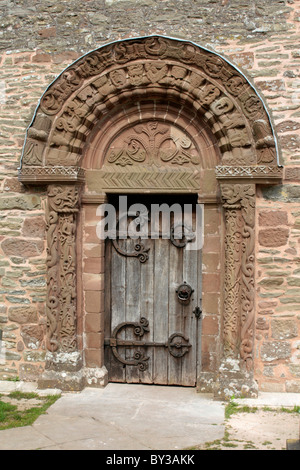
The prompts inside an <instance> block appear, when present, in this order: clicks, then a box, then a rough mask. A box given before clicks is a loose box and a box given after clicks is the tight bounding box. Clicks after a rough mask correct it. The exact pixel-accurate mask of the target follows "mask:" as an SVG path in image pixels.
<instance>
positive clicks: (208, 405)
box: [0, 382, 300, 451]
mask: <svg viewBox="0 0 300 470" xmlns="http://www.w3.org/2000/svg"><path fill="white" fill-rule="evenodd" d="M3 387H4V388H5V383H3V382H2V385H1V382H0V393H1V392H2V393H3V392H4V390H3ZM24 387H25V391H34V385H33V386H32V385H30V384H26V383H23V387H22V385H21V384H12V383H8V382H6V388H8V390H6V392H4V393H9V391H12V390H13V389H14V390H16V389H17V390H22V391H24ZM32 387H33V388H32ZM35 391H37V390H35ZM37 392H38V393H40V394H44V393H47V394H49V393H54V394H55V393H60V391H57V390H47V391H37ZM299 397H300V394H288V393H283V394H272V393H262V394H260V395H259V397H258V398H257V399H251V400H248V399H243V400H236V401H237V402H241V403H243V404H248V405H252V406H273V407H281V406H287V407H293V406H295V405H298V406H299V403H300V400H299ZM225 405H226V404H225V403H222V402H219V401H215V400H214V399H213V396H212V395H206V394H205V395H203V394H199V393H197V392H196V390H195V389H193V388H184V387H164V386H155V385H133V384H130V385H129V384H113V383H110V384H108V386H107V387H106V388H103V389H97V388H86V389H85V390H83V391H82V392H79V393H63V394H62V395H61V397H60V398H59V399H58V400H57V401H56V403H55V404H54V405H52V406H51V407H50V408H49V409H48V411H47V413H46V414H44V415H41V416H40V417H39V418H38V419H37V420H36V421H35V423H34V424H33V425H32V426H26V427H22V428H14V429H7V430H3V431H0V450H13V449H14V450H33V449H44V450H107V451H111V450H124V451H125V450H136V451H138V450H151V451H153V450H174V451H176V450H177V451H179V450H182V449H187V448H190V447H193V446H195V445H201V444H204V443H205V442H211V441H215V440H216V439H222V438H223V437H224V432H225V416H224V411H225Z"/></svg>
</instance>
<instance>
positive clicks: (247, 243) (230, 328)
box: [216, 183, 257, 398]
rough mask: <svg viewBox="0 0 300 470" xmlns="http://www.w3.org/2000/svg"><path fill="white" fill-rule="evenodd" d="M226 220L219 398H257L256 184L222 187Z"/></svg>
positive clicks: (217, 390) (218, 382) (223, 185)
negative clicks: (255, 370) (255, 332)
mask: <svg viewBox="0 0 300 470" xmlns="http://www.w3.org/2000/svg"><path fill="white" fill-rule="evenodd" d="M221 193H222V203H223V208H224V216H225V272H224V313H223V359H222V362H221V367H220V370H219V376H218V381H217V387H216V394H217V395H218V396H219V397H222V398H228V397H229V396H230V395H235V396H252V397H253V396H257V385H256V383H255V382H254V379H253V354H254V350H253V348H254V343H253V342H254V329H255V318H254V314H255V311H254V299H255V285H254V263H255V232H254V228H255V184H234V183H230V184H225V183H223V184H221Z"/></svg>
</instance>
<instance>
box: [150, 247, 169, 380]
mask: <svg viewBox="0 0 300 470" xmlns="http://www.w3.org/2000/svg"><path fill="white" fill-rule="evenodd" d="M169 244H170V241H169V240H162V239H159V240H155V254H154V341H156V342H159V343H164V342H166V341H167V339H168V336H169V331H168V330H169V328H168V304H169ZM168 354H169V353H168V351H167V349H166V348H164V347H156V348H154V370H153V376H154V383H156V384H162V385H166V384H167V383H168Z"/></svg>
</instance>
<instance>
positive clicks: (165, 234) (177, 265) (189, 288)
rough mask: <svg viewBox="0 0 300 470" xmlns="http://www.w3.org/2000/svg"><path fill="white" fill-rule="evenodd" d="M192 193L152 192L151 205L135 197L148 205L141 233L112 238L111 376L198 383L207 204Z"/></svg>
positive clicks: (108, 328)
mask: <svg viewBox="0 0 300 470" xmlns="http://www.w3.org/2000/svg"><path fill="white" fill-rule="evenodd" d="M192 199H193V200H194V199H195V198H192ZM135 200H136V201H138V200H140V198H139V197H138V195H136V197H135ZM142 200H143V199H142ZM190 200H191V198H187V197H184V196H183V197H181V198H180V199H179V198H175V199H174V198H172V200H171V201H170V198H166V197H163V198H153V197H152V198H151V197H150V198H147V201H145V202H147V205H145V204H142V205H141V204H139V206H136V205H135V207H136V208H137V209H143V207H144V208H145V211H144V212H143V211H142V210H140V211H139V212H138V214H137V215H138V218H139V220H138V222H137V223H138V224H139V231H140V232H141V233H138V234H136V236H138V235H139V238H135V239H132V238H130V236H127V239H115V240H112V241H108V242H107V245H106V256H105V258H106V292H105V294H106V312H105V342H104V347H105V365H106V368H107V370H108V380H109V381H112V382H127V383H144V384H145V383H147V384H163V385H184V386H195V385H196V380H197V366H199V360H200V355H201V354H200V353H201V351H200V349H201V344H200V341H201V334H200V331H201V300H202V289H201V254H202V252H201V248H202V246H201V241H202V240H201V237H202V234H201V233H197V231H196V228H198V230H199V231H200V232H201V229H202V227H201V223H202V218H201V215H202V214H201V212H202V211H201V209H202V208H199V207H197V208H198V213H197V214H196V213H195V212H196V211H195V206H196V204H195V202H194V204H192V203H191V202H190ZM162 201H164V202H162ZM167 201H168V202H169V203H170V202H172V204H171V205H170V204H168V202H167ZM178 201H180V203H179V202H178ZM183 201H185V204H183ZM151 202H152V204H151ZM160 202H162V204H160ZM135 204H136V203H135ZM131 207H134V206H131ZM158 208H159V209H160V211H159V212H158V211H157V209H158ZM146 209H147V210H146ZM164 209H165V211H164ZM169 209H172V212H171V211H170V210H169ZM184 209H185V213H184ZM131 215H132V216H133V215H134V214H133V213H132V214H131ZM169 216H170V217H169ZM183 216H185V222H184V221H183ZM196 217H198V221H197V220H196ZM199 217H200V218H201V220H200V223H199ZM188 218H190V222H191V223H190V224H189V221H188V220H187V219H188ZM176 219H177V220H176ZM193 219H194V220H193ZM135 220H136V219H135ZM128 222H129V223H131V221H130V220H129V221H128ZM133 222H134V220H133ZM197 222H198V224H197ZM196 224H197V225H198V227H196ZM129 235H130V234H129ZM132 235H134V234H132ZM196 237H199V239H198V240H196Z"/></svg>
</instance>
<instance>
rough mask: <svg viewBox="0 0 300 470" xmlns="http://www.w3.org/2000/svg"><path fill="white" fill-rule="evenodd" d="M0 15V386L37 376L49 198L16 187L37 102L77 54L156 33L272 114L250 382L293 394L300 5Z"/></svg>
mask: <svg viewBox="0 0 300 470" xmlns="http://www.w3.org/2000/svg"><path fill="white" fill-rule="evenodd" d="M0 7H1V8H0V10H1V23H0V24H1V28H0V334H2V342H1V343H0V344H1V345H2V352H0V379H1V378H2V379H7V378H11V379H14V378H16V377H17V376H18V377H20V378H21V379H26V380H34V379H36V378H37V377H38V375H39V374H40V372H41V371H42V370H43V367H44V363H43V360H44V355H45V346H44V335H45V326H46V317H45V310H44V307H45V298H46V278H45V272H46V267H45V259H46V250H45V222H44V211H45V201H46V197H45V188H25V187H24V186H22V185H21V184H20V183H19V182H18V180H17V168H18V166H19V162H20V157H21V153H22V145H23V142H24V137H25V132H26V128H27V127H28V125H29V124H30V122H31V119H32V117H33V115H34V110H35V107H36V106H37V104H38V100H39V98H40V97H41V95H42V93H43V92H44V91H45V89H46V87H47V86H48V85H49V84H50V83H51V82H52V81H53V80H54V79H55V78H56V77H57V75H58V74H59V73H61V72H62V71H63V70H64V68H65V67H67V66H68V65H69V64H71V63H72V62H73V61H74V60H75V59H76V58H78V57H79V56H81V55H82V54H84V53H87V52H88V51H90V50H91V49H95V48H97V47H99V46H101V45H102V44H105V43H107V42H111V41H114V40H117V39H123V38H126V37H135V36H136V37H137V36H143V35H149V34H155V33H157V34H161V35H167V36H171V37H177V38H183V39H187V40H191V41H194V42H196V43H198V44H200V45H202V46H205V47H207V48H209V49H211V50H214V51H216V52H218V53H220V54H222V55H224V56H225V57H227V58H228V59H229V60H230V61H231V62H232V63H234V64H236V65H237V66H238V67H239V68H240V69H241V70H243V71H244V72H245V74H246V75H247V76H248V77H249V78H250V79H251V80H252V82H253V83H254V84H255V87H256V88H257V90H258V92H259V93H260V94H261V96H262V97H263V99H264V101H265V103H266V104H267V106H268V109H269V110H270V113H271V115H272V118H273V122H274V123H275V129H276V131H277V135H278V141H279V145H280V148H281V151H282V152H281V153H282V156H281V158H282V163H283V164H284V166H285V170H284V175H285V178H284V181H283V184H282V185H280V186H276V187H271V188H259V189H258V194H257V229H258V230H257V250H256V256H257V271H256V274H257V280H256V281H257V299H256V300H257V309H256V310H257V318H256V324H257V329H256V343H255V348H256V349H255V351H256V366H255V370H256V380H257V381H258V383H259V387H260V389H261V390H265V391H280V392H281V391H287V392H300V328H299V326H300V263H299V261H300V204H299V201H300V150H299V143H300V132H299V129H300V53H299V38H300V34H299V28H300V1H299V0H272V1H270V0H176V1H175V0H141V1H138V0H133V1H131V0H124V1H121V0H120V1H118V0H98V1H93V0H90V1H88V0H86V1H83V0H82V1H80V0H74V1H69V0H68V1H67V0H62V1H60V2H56V1H54V0H46V1H37V0H31V1H29V0H23V1H21V0H20V1H12V0H11V1H9V0H8V1H3V0H0ZM0 339H1V337H0ZM3 351H4V352H5V354H3Z"/></svg>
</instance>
